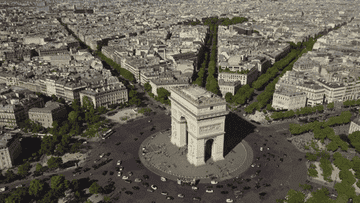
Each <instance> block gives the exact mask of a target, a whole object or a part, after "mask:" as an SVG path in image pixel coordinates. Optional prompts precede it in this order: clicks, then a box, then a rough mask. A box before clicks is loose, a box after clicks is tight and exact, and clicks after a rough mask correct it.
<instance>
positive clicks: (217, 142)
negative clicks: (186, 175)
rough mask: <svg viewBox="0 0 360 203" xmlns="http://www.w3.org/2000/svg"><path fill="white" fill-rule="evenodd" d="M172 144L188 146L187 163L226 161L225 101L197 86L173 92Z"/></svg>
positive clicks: (181, 88) (175, 89) (198, 163)
mask: <svg viewBox="0 0 360 203" xmlns="http://www.w3.org/2000/svg"><path fill="white" fill-rule="evenodd" d="M169 98H170V100H171V143H172V144H174V145H176V146H178V147H184V146H186V145H187V149H188V150H187V151H188V152H187V160H188V161H189V162H190V163H191V164H193V165H195V166H200V165H204V164H205V162H206V160H208V159H209V158H212V159H213V160H214V161H218V160H222V159H224V155H223V152H224V134H225V117H226V115H227V114H228V113H229V111H227V110H226V101H225V99H223V98H221V97H219V96H217V95H215V94H213V93H211V92H209V91H207V90H206V89H204V88H202V87H199V86H197V85H190V86H187V87H174V88H172V89H171V96H170V97H169Z"/></svg>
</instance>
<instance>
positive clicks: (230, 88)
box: [218, 79, 241, 98]
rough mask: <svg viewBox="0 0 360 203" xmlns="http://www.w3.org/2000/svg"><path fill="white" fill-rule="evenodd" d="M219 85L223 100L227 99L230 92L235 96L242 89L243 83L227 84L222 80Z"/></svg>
mask: <svg viewBox="0 0 360 203" xmlns="http://www.w3.org/2000/svg"><path fill="white" fill-rule="evenodd" d="M218 84H219V89H220V92H221V94H222V97H223V98H225V95H226V93H228V92H230V93H231V94H232V95H235V93H236V92H237V91H238V89H239V88H240V87H241V81H235V82H225V81H224V80H222V79H221V80H219V83H218Z"/></svg>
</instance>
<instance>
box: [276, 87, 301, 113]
mask: <svg viewBox="0 0 360 203" xmlns="http://www.w3.org/2000/svg"><path fill="white" fill-rule="evenodd" d="M271 106H272V107H273V108H274V109H288V110H293V109H299V108H302V107H305V106H306V94H305V93H304V92H290V91H286V90H283V89H278V90H275V92H274V95H273V102H272V105H271Z"/></svg>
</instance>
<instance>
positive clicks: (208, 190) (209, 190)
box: [206, 189, 214, 193]
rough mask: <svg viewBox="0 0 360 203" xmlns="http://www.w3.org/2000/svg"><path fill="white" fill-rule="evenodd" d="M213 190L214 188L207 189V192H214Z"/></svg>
mask: <svg viewBox="0 0 360 203" xmlns="http://www.w3.org/2000/svg"><path fill="white" fill-rule="evenodd" d="M213 192H214V190H211V189H207V190H206V193H213Z"/></svg>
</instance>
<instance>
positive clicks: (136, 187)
mask: <svg viewBox="0 0 360 203" xmlns="http://www.w3.org/2000/svg"><path fill="white" fill-rule="evenodd" d="M132 189H134V190H140V188H139V187H138V186H133V187H132Z"/></svg>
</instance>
